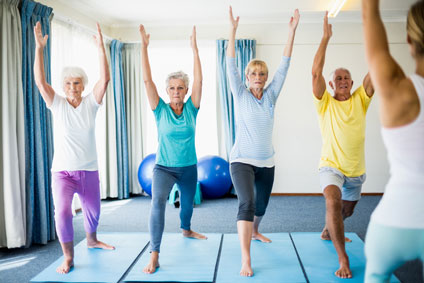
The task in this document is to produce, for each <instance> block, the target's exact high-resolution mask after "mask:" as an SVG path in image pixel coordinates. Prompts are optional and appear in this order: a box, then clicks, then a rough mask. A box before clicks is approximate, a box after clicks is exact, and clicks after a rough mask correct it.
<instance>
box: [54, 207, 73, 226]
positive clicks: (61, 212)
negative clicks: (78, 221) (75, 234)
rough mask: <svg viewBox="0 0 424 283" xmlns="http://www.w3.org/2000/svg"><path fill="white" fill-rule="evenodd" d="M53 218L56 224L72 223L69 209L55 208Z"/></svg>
mask: <svg viewBox="0 0 424 283" xmlns="http://www.w3.org/2000/svg"><path fill="white" fill-rule="evenodd" d="M54 216H55V220H56V222H57V223H61V222H66V221H72V217H73V215H72V209H71V208H70V207H58V208H55V210H54Z"/></svg>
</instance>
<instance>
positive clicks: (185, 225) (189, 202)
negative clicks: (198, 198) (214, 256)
mask: <svg viewBox="0 0 424 283" xmlns="http://www.w3.org/2000/svg"><path fill="white" fill-rule="evenodd" d="M181 170H182V172H181V176H180V178H179V179H178V181H177V184H178V187H179V188H180V200H181V208H180V220H181V229H182V230H183V236H184V237H188V238H196V239H206V236H205V235H202V234H200V233H197V232H194V231H193V230H191V217H192V215H193V202H194V195H195V194H196V186H197V166H196V165H193V166H187V167H183V168H181Z"/></svg>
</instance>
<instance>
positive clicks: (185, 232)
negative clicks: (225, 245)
mask: <svg viewBox="0 0 424 283" xmlns="http://www.w3.org/2000/svg"><path fill="white" fill-rule="evenodd" d="M183 236H184V237H187V238H195V239H200V240H206V239H207V238H208V237H206V236H205V235H202V234H199V233H196V232H194V231H192V230H183Z"/></svg>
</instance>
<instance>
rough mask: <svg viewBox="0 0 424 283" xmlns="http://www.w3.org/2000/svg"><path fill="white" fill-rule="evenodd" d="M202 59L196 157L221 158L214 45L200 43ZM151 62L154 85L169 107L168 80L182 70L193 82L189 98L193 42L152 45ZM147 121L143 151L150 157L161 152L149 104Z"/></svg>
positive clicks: (169, 42)
mask: <svg viewBox="0 0 424 283" xmlns="http://www.w3.org/2000/svg"><path fill="white" fill-rule="evenodd" d="M198 46H199V55H200V60H201V63H202V72H203V88H202V101H201V103H200V110H199V114H198V116H197V126H196V153H197V158H201V157H203V156H205V155H218V134H217V115H216V111H217V107H216V47H215V42H214V41H199V42H198ZM149 60H150V66H151V69H152V77H153V81H154V82H155V84H156V87H157V89H158V92H159V95H160V97H161V98H162V99H163V100H164V101H165V102H166V103H169V96H168V95H167V93H166V85H165V80H166V77H167V75H168V74H169V73H172V72H175V71H179V70H182V71H183V72H185V73H187V74H188V76H189V78H190V84H189V91H188V95H187V96H186V98H188V96H189V95H190V94H191V86H192V83H193V52H192V50H191V47H190V42H189V40H188V39H187V40H186V41H176V40H173V41H152V42H151V43H150V45H149ZM144 109H145V111H144V112H145V113H146V118H145V119H144V122H143V148H144V154H145V155H148V154H150V153H154V152H156V150H157V144H158V143H157V130H156V122H155V118H154V116H153V113H152V110H151V109H150V106H149V105H148V103H145V104H144Z"/></svg>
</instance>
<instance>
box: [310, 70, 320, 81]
mask: <svg viewBox="0 0 424 283" xmlns="http://www.w3.org/2000/svg"><path fill="white" fill-rule="evenodd" d="M320 75H321V72H319V71H318V70H315V69H312V79H313V80H316V79H317V78H318V77H319V76H320Z"/></svg>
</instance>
